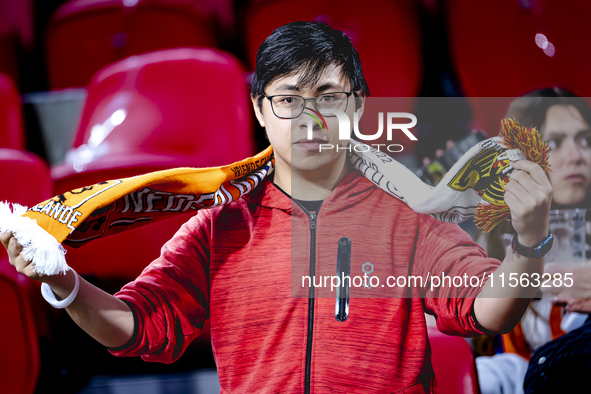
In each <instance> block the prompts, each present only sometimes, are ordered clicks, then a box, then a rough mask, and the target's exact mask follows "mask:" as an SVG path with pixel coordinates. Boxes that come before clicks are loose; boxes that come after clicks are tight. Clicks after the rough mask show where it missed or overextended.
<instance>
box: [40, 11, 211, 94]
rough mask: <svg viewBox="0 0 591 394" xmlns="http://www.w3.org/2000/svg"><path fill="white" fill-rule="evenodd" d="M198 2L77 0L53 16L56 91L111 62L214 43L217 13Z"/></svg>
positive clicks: (50, 55)
mask: <svg viewBox="0 0 591 394" xmlns="http://www.w3.org/2000/svg"><path fill="white" fill-rule="evenodd" d="M213 12H214V10H212V9H211V7H208V5H207V2H205V1H195V0H141V1H140V0H73V1H69V2H66V3H65V4H63V5H62V6H61V7H60V8H59V9H58V10H57V11H56V12H55V13H54V15H53V16H52V18H51V21H50V23H49V28H48V36H47V61H48V69H49V79H50V83H51V87H52V88H54V89H59V88H65V87H73V86H85V85H86V84H87V83H88V82H89V80H90V78H91V77H92V75H93V74H94V73H96V72H97V71H98V70H99V69H101V68H102V67H104V66H106V65H107V64H109V63H111V62H114V61H117V60H120V59H124V58H126V57H128V56H131V55H136V54H140V53H146V52H151V51H156V50H161V49H167V48H178V47H214V46H215V45H216V38H215V34H214V29H213V20H212V13H213Z"/></svg>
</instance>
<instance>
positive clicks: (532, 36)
mask: <svg viewBox="0 0 591 394" xmlns="http://www.w3.org/2000/svg"><path fill="white" fill-rule="evenodd" d="M590 12H591V3H590V2H588V1H585V0H574V1H571V2H569V3H568V4H566V3H564V2H558V1H552V0H539V1H525V0H499V1H495V2H480V1H471V0H450V1H448V2H447V9H446V15H447V26H448V30H449V46H450V51H451V59H452V62H453V64H454V67H455V69H456V72H457V74H458V78H459V81H460V83H461V86H462V89H463V91H464V94H465V95H466V96H468V97H507V98H508V99H507V100H505V101H507V104H508V102H509V101H510V98H513V97H519V96H521V95H523V94H525V93H527V92H529V91H532V90H535V89H542V88H547V87H552V86H558V87H562V88H566V89H568V90H571V91H572V92H574V93H575V94H578V95H579V96H582V97H586V96H591V80H590V79H589V78H588V77H587V74H588V70H589V68H590V67H591V52H590V51H589V50H588V48H589V46H590V45H591V30H590V29H589V28H588V15H589V13H590ZM481 104H482V103H473V110H474V112H475V117H476V118H477V120H479V121H481V122H482V124H483V125H485V128H486V129H487V132H489V134H490V135H495V134H496V133H497V132H498V130H499V122H498V120H499V119H501V118H502V116H503V114H504V110H505V109H506V106H503V105H498V106H496V107H497V108H492V109H490V108H481Z"/></svg>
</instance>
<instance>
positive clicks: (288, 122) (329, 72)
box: [253, 65, 361, 171]
mask: <svg viewBox="0 0 591 394" xmlns="http://www.w3.org/2000/svg"><path fill="white" fill-rule="evenodd" d="M299 76H300V75H299V74H298V73H294V74H290V75H287V76H285V77H281V78H277V79H275V80H274V81H272V82H271V83H270V84H268V85H267V87H266V88H265V94H266V95H267V96H275V95H299V96H302V97H304V98H313V97H316V96H318V95H320V94H325V93H331V92H350V91H351V90H350V89H351V87H350V83H349V80H348V79H347V78H346V77H345V76H344V75H343V73H342V71H341V68H340V67H335V66H332V65H331V66H328V67H326V68H325V69H324V71H323V72H322V75H321V76H320V78H319V80H318V82H317V83H316V84H315V85H314V86H299V85H298V80H299ZM253 105H254V108H255V113H256V115H257V119H258V120H259V122H260V123H261V126H263V127H265V129H266V131H267V136H268V138H269V141H270V142H271V145H272V146H273V150H274V152H275V165H276V167H277V168H278V169H279V168H281V167H282V166H287V167H289V169H291V170H299V171H315V170H323V169H329V167H331V166H342V165H345V159H346V153H347V151H346V150H345V149H344V148H345V147H346V146H347V145H348V143H349V141H348V139H347V140H339V126H338V121H337V118H336V117H334V116H324V119H325V120H326V125H327V126H328V127H324V125H323V127H322V129H321V127H320V125H319V124H318V123H317V122H316V121H315V120H314V119H312V117H310V116H309V115H307V114H306V112H309V113H314V112H313V111H307V110H304V113H302V114H301V115H299V117H297V118H295V119H281V118H278V117H277V116H275V114H274V113H273V111H272V108H271V101H270V100H268V99H267V98H264V99H263V105H262V110H260V111H259V107H258V104H257V102H256V99H255V100H253ZM305 108H308V109H313V110H316V107H315V106H314V102H313V101H312V100H308V101H306V104H305ZM354 112H355V97H353V96H351V97H349V98H348V103H347V110H346V111H345V113H346V114H347V115H348V116H349V119H350V120H351V122H350V123H351V125H353V113H354ZM360 115H361V113H360ZM315 116H316V115H315ZM316 117H317V116H316ZM310 120H311V121H312V124H313V134H312V138H313V139H312V140H309V139H308V122H309V121H310ZM320 121H321V123H322V120H320ZM348 134H349V135H350V134H351V130H349V133H348ZM320 144H331V145H332V146H333V147H334V148H332V149H323V150H322V152H320V151H319V145H320ZM337 146H339V151H338V152H337V149H336V147H337ZM340 148H343V149H340ZM287 167H286V168H287Z"/></svg>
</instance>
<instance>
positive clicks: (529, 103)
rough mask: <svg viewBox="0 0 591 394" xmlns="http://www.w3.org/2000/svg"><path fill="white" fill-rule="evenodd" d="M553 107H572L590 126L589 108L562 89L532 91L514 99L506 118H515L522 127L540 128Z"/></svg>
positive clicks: (578, 98)
mask: <svg viewBox="0 0 591 394" xmlns="http://www.w3.org/2000/svg"><path fill="white" fill-rule="evenodd" d="M553 105H572V106H573V107H575V108H576V109H577V110H578V111H579V113H580V114H581V116H582V117H583V119H584V120H585V122H587V124H588V125H589V126H591V108H589V105H588V104H587V103H586V102H585V100H583V99H582V98H580V97H579V96H577V95H576V94H574V93H572V92H570V91H568V90H566V89H562V88H557V87H554V88H547V89H540V90H534V91H533V92H529V93H528V94H526V95H524V96H522V97H519V98H516V99H515V100H513V102H511V104H510V105H509V108H508V109H507V114H506V115H505V117H506V118H515V119H516V120H517V121H518V122H519V123H520V124H521V125H522V126H525V127H535V128H536V129H538V131H540V128H541V127H542V125H543V124H544V122H545V121H546V112H548V109H549V108H550V107H551V106H553Z"/></svg>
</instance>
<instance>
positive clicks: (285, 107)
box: [263, 92, 353, 119]
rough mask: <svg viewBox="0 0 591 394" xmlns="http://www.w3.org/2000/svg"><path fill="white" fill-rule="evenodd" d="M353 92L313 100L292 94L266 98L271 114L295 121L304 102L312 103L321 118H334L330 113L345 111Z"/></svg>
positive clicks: (330, 94) (322, 95)
mask: <svg viewBox="0 0 591 394" xmlns="http://www.w3.org/2000/svg"><path fill="white" fill-rule="evenodd" d="M352 94H353V92H331V93H324V94H320V95H318V96H316V97H313V98H305V97H302V96H297V95H293V94H278V95H275V96H267V95H266V94H263V96H264V97H266V98H268V99H269V101H270V102H271V109H272V110H273V114H275V116H277V117H278V118H281V119H295V118H297V117H299V116H300V115H301V114H302V113H303V112H304V108H305V107H306V101H313V102H314V107H316V110H317V111H318V112H320V114H321V115H322V116H336V115H334V113H332V112H331V111H333V110H338V111H343V112H344V111H346V110H347V104H348V103H349V97H350V96H351V95H352Z"/></svg>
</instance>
